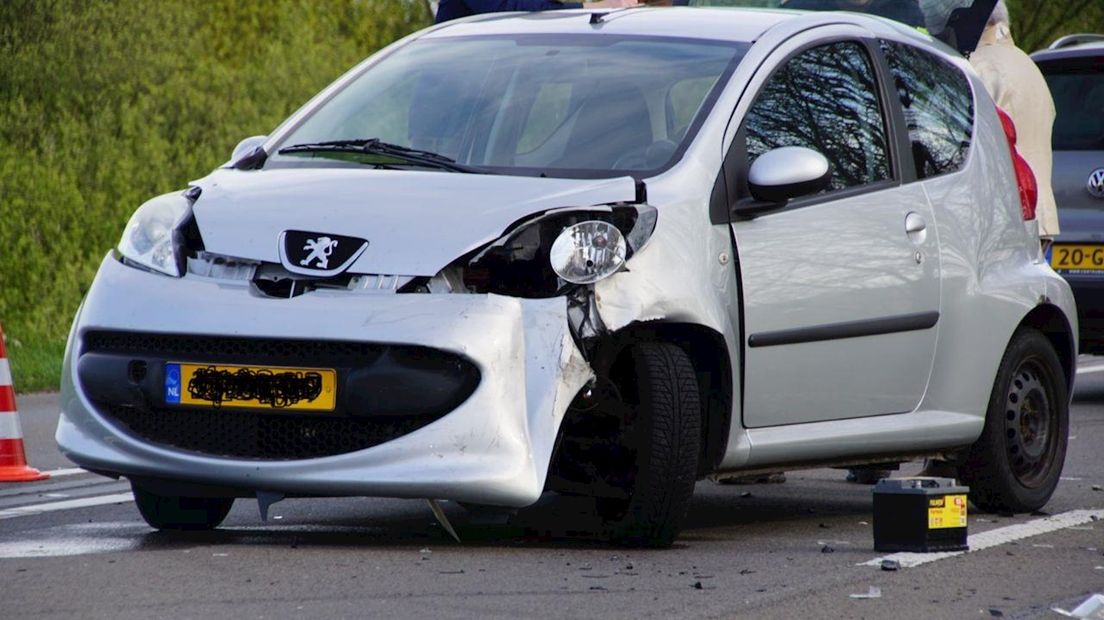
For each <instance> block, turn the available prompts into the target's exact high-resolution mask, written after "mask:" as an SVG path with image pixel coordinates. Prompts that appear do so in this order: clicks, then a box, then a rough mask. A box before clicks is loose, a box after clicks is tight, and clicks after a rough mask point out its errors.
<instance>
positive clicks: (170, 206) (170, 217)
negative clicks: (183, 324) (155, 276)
mask: <svg viewBox="0 0 1104 620" xmlns="http://www.w3.org/2000/svg"><path fill="white" fill-rule="evenodd" d="M190 212H191V202H190V201H189V200H188V199H187V198H185V197H184V196H183V195H181V194H179V193H174V194H165V195H163V196H158V197H157V198H154V199H152V200H149V201H147V202H146V203H145V204H144V205H142V206H141V207H138V210H137V211H135V212H134V215H132V216H131V217H130V222H128V223H127V227H126V230H124V231H123V238H122V239H120V240H119V253H120V254H122V255H123V258H125V259H126V260H127V261H128V262H130V263H133V264H136V265H138V266H141V267H146V268H148V269H151V270H153V271H157V272H160V273H163V274H165V275H169V276H173V277H176V278H179V277H180V276H181V275H182V274H183V257H182V254H181V252H180V246H181V239H180V233H179V232H178V230H179V228H180V225H181V223H183V222H184V220H185V219H187V217H188V215H189V214H190Z"/></svg>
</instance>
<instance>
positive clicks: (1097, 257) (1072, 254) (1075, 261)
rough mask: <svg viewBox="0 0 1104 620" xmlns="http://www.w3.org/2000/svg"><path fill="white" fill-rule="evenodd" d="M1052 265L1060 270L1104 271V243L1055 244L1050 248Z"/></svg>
mask: <svg viewBox="0 0 1104 620" xmlns="http://www.w3.org/2000/svg"><path fill="white" fill-rule="evenodd" d="M1050 266H1051V267H1053V268H1055V269H1060V270H1071V269H1084V270H1090V271H1104V245H1074V244H1066V243H1063V244H1055V245H1053V246H1051V248H1050Z"/></svg>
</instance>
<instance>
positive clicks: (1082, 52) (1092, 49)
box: [1031, 41, 1104, 62]
mask: <svg viewBox="0 0 1104 620" xmlns="http://www.w3.org/2000/svg"><path fill="white" fill-rule="evenodd" d="M1092 56H1104V42H1099V41H1093V42H1089V43H1077V44H1074V45H1067V46H1064V47H1059V48H1055V49H1045V50H1040V51H1038V52H1035V53H1033V54H1032V55H1031V58H1032V59H1033V60H1035V61H1037V62H1043V61H1048V60H1061V59H1063V58H1085V57H1092Z"/></svg>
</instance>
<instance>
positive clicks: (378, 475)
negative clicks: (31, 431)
mask: <svg viewBox="0 0 1104 620" xmlns="http://www.w3.org/2000/svg"><path fill="white" fill-rule="evenodd" d="M567 312H568V310H567V301H566V300H565V299H564V298H562V297H561V298H552V299H532V300H530V299H519V298H513V297H505V296H498V295H468V294H373V295H358V294H349V293H348V292H345V291H323V290H319V291H315V292H312V293H310V294H306V295H301V296H298V297H295V298H292V299H272V298H266V297H262V296H258V295H256V294H254V293H252V292H251V291H250V290H249V288H248V285H247V284H228V283H226V282H221V281H214V280H208V279H204V278H197V277H191V276H189V277H185V278H181V279H174V278H168V277H164V276H160V275H155V274H151V273H147V272H144V271H141V270H138V269H134V268H130V267H127V266H124V265H122V264H121V263H119V262H118V261H117V260H116V259H114V258H113V257H111V256H109V257H107V258H106V259H105V260H104V262H103V264H102V265H101V267H100V271H99V274H98V275H97V277H96V280H95V282H94V284H93V286H92V288H91V290H90V291H89V293H88V295H87V297H86V299H85V301H84V304H83V305H82V308H81V310H80V312H79V314H78V317H77V320H76V323H75V325H74V328H73V331H72V334H71V336H70V341H69V346H68V349H67V352H66V356H65V363H64V368H63V376H62V405H61V408H62V411H61V418H60V422H59V424H58V431H57V441H58V444H59V447H60V448H61V450H62V452H63V453H65V454H66V456H68V457H69V458H70V459H71V460H73V461H74V462H75V463H77V464H78V465H80V466H82V467H85V468H87V469H91V470H95V471H98V472H103V473H110V474H119V475H123V476H127V477H131V478H138V479H143V478H144V479H153V480H160V481H170V482H172V481H176V482H180V483H182V484H183V483H187V484H188V485H189V487H190V488H194V486H195V485H197V484H198V485H209V486H211V487H212V488H215V487H217V488H219V489H233V490H236V491H238V492H240V493H241V494H243V495H245V494H251V493H254V492H257V491H263V492H269V493H277V494H284V495H318V496H339V495H354V496H385V497H406V498H433V499H449V500H456V501H462V502H470V503H476V504H489V505H499V506H510V507H521V506H526V505H529V504H531V503H533V502H535V501H536V500H537V499H538V497H539V496H540V494H541V492H542V490H543V488H544V483H545V477H546V475H547V472H548V468H549V463H550V460H551V458H552V454H553V449H554V446H555V441H556V436H557V433H558V431H559V427H560V423H561V421H562V420H563V417H564V414H565V412H566V410H567V408H568V406H569V405H570V403H571V401H572V400H573V398H574V396H575V395H576V393H577V392H578V391H579V390H580V389H581V388H582V387H583V386H584V385H585V384H586V383H587V382H588V381H590V380H591V379H592V378H593V373H592V371H591V369H590V366H589V365H588V364H587V362H586V360H585V359H584V358H583V356H582V354H581V353H580V352H579V350H578V348H577V347H576V345H575V342H574V341H573V339H572V337H571V333H570V331H569V327H568V317H567ZM120 333H122V334H133V333H139V334H144V335H146V336H152V337H153V338H152V340H150V339H147V340H146V341H145V342H158V337H159V336H165V337H171V338H176V339H179V338H188V337H195V338H202V339H205V341H217V340H219V339H231V340H234V341H249V342H252V341H257V340H258V339H260V340H264V341H266V342H296V343H302V342H308V343H319V342H322V343H332V342H339V343H366V344H369V345H371V346H376V347H382V348H387V347H394V348H396V349H398V348H424V349H422V350H432V351H437V352H440V353H441V355H443V356H448V357H450V358H454V359H463V360H465V363H469V362H470V364H471V365H474V367H475V368H476V369H477V370H478V376H479V380H478V385H476V386H475V387H474V391H471V393H470V396H467V398H466V399H464V400H463V402H462V403H460V404H459V405H457V406H455V408H452V409H451V410H450V411H448V412H447V413H443V415H440V416H439V417H436V418H435V419H434V420H433V421H430V422H428V423H427V424H425V425H424V426H421V427H420V428H417V429H416V430H413V431H411V432H409V433H406V434H401V436H397V437H396V438H393V439H389V440H386V441H383V442H382V443H378V444H376V445H372V446H371V447H368V448H365V449H359V450H355V451H351V452H344V453H340V454H332V455H327V456H321V457H316V458H290V459H287V458H285V459H279V458H245V457H238V456H235V457H227V456H224V455H219V454H211V453H204V452H203V451H202V450H200V451H196V450H186V449H181V448H180V447H178V446H174V445H170V443H164V442H158V441H151V440H150V439H149V438H148V437H144V436H141V434H140V433H136V432H135V431H134V428H132V427H131V426H128V424H125V423H121V422H120V419H121V418H120V417H118V416H117V415H115V414H114V413H113V412H112V406H111V405H112V404H113V403H112V402H108V401H114V404H116V405H117V404H119V403H120V402H122V403H123V404H125V405H126V407H127V408H128V411H130V413H131V414H133V413H134V410H135V407H137V408H138V410H139V411H140V412H141V413H142V415H147V416H149V415H153V416H158V415H161V416H171V415H172V414H173V413H174V412H180V411H181V410H180V409H179V408H175V409H174V408H172V407H169V406H167V405H166V404H165V403H164V402H163V400H162V402H157V397H156V395H155V394H154V392H151V390H149V389H145V390H144V391H143V390H130V391H129V392H127V391H126V390H123V391H122V392H123V394H122V395H120V393H119V391H118V390H113V389H104V387H103V385H102V384H105V383H112V384H115V383H119V382H125V381H128V380H129V381H131V382H134V381H135V377H133V376H130V377H129V379H128V377H127V375H126V374H121V376H119V377H117V378H115V379H112V378H111V376H110V374H108V375H107V376H105V375H104V371H103V369H104V368H105V367H106V366H107V365H109V364H105V363H103V360H102V359H101V358H87V359H84V360H82V357H86V356H89V355H90V354H91V351H90V348H89V344H90V338H95V337H97V335H102V334H120ZM171 338H170V339H171ZM226 350H230V351H233V350H234V348H233V347H230V348H228V349H226ZM173 355H178V356H180V355H186V354H181V353H166V354H164V355H162V356H161V357H160V358H157V359H159V360H162V361H177V362H188V361H195V362H198V363H205V362H207V361H208V360H205V359H188V358H185V359H170V358H172V357H173ZM195 355H200V357H202V355H201V354H193V357H194V356H195ZM243 355H246V356H248V353H244V354H243ZM116 358H118V354H116ZM155 358H156V356H155ZM150 359H151V358H150V357H149V355H144V356H142V357H141V361H142V362H143V363H146V362H149V360H150ZM108 361H111V360H108ZM115 361H118V360H117V359H116V360H115ZM220 361H221V362H222V363H227V362H226V360H220ZM82 362H83V364H82ZM157 363H159V362H155V363H154V364H153V365H152V367H151V368H150V371H149V372H150V373H151V374H152V375H153V376H154V377H155V379H154V380H155V381H156V377H157V376H159V375H157V372H159V369H158V368H157ZM239 363H242V364H248V363H250V360H249V359H242V360H240V362H239ZM93 368H98V369H99V370H100V371H101V372H98V373H97V372H94V371H92V370H91V369H93ZM119 368H120V369H121V370H120V373H125V370H122V369H125V368H127V364H126V363H125V362H124V363H123V364H122V365H121V366H119ZM147 387H148V386H147ZM346 387H347V386H346ZM339 389H343V388H342V387H341V386H340V384H339ZM136 394H139V395H140V396H139V397H137V400H135V398H136V397H135V395H136ZM128 395H129V396H128ZM128 398H129V399H130V400H129V401H128V400H127V399H128ZM143 399H144V401H145V402H143ZM212 413H213V414H217V416H226V417H227V418H231V417H232V416H237V415H245V414H241V413H240V410H235V409H229V408H225V409H221V410H215V411H214V412H212ZM344 414H345V413H344V412H341V411H337V412H333V413H330V414H312V415H315V416H326V415H331V416H333V415H344ZM280 415H284V414H273V416H280ZM391 415H392V416H394V415H396V412H394V411H392V412H391ZM217 416H216V417H215V418H214V419H215V420H216V421H217V420H225V418H219V417H217ZM231 419H232V418H231ZM307 419H308V420H309V419H310V418H307ZM215 426H217V425H215ZM211 432H220V431H218V429H217V428H212V430H211ZM302 432H303V433H305V435H304V436H305V437H309V436H310V432H309V429H308V430H307V431H302ZM223 439H225V438H223Z"/></svg>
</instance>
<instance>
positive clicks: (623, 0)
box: [437, 0, 639, 24]
mask: <svg viewBox="0 0 1104 620" xmlns="http://www.w3.org/2000/svg"><path fill="white" fill-rule="evenodd" d="M638 4H639V2H638V1H637V0H597V1H596V2H561V1H560V0H441V2H440V3H439V4H438V5H437V23H438V24H439V23H441V22H446V21H448V20H450V19H457V18H460V17H468V16H469V15H478V14H480V13H498V12H502V11H551V10H557V9H583V8H586V9H620V8H625V7H632V6H637V5H638Z"/></svg>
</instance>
